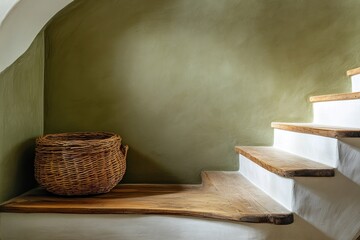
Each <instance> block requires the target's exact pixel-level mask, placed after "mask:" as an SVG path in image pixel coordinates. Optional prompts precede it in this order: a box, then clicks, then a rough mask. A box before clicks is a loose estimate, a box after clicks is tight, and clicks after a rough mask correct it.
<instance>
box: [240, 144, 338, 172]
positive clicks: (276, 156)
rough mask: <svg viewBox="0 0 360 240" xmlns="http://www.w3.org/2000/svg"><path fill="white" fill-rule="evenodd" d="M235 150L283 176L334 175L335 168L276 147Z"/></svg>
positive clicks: (245, 147) (248, 147)
mask: <svg viewBox="0 0 360 240" xmlns="http://www.w3.org/2000/svg"><path fill="white" fill-rule="evenodd" d="M235 151H236V152H237V153H239V154H241V155H243V156H244V157H246V158H248V159H249V160H251V161H253V162H255V163H256V164H258V165H259V166H261V167H263V168H265V169H266V170H268V171H270V172H272V173H275V174H277V175H279V176H282V177H332V176H334V174H335V171H334V169H333V168H331V167H329V166H327V165H325V164H321V163H318V162H314V161H311V160H309V159H306V158H303V157H300V156H297V155H294V154H291V153H288V152H285V151H282V150H280V149H277V148H274V147H253V146H237V147H235Z"/></svg>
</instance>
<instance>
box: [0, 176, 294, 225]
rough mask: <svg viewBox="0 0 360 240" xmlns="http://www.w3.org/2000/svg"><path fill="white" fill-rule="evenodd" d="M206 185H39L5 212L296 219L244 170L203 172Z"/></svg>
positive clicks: (255, 220)
mask: <svg viewBox="0 0 360 240" xmlns="http://www.w3.org/2000/svg"><path fill="white" fill-rule="evenodd" d="M202 178H203V184H202V185H159V184H124V185H118V186H117V187H115V188H114V189H113V190H112V191H111V192H109V193H107V194H102V195H96V196H90V197H77V198H74V197H72V198H70V197H59V196H55V195H52V194H50V193H48V192H46V191H45V190H43V189H41V188H37V189H34V190H32V191H30V192H28V193H26V194H24V195H22V196H19V197H17V198H14V199H12V200H10V201H8V202H6V203H4V204H2V205H1V206H0V211H1V212H14V213H80V214H171V215H182V216H193V217H206V218H214V219H222V220H230V221H238V222H253V223H273V224H290V223H292V222H293V214H292V213H291V212H289V211H288V210H286V209H285V208H284V207H282V206H281V205H279V204H278V203H276V202H275V201H274V200H272V199H271V198H270V197H269V196H267V195H266V194H265V193H263V192H262V191H261V190H259V189H258V188H257V187H255V186H254V185H253V184H252V183H250V182H249V181H248V180H246V179H245V178H244V177H242V176H241V174H240V173H238V172H203V173H202Z"/></svg>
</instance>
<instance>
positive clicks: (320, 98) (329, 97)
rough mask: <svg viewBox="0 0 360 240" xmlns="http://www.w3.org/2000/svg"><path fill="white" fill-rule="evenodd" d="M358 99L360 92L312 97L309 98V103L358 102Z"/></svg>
mask: <svg viewBox="0 0 360 240" xmlns="http://www.w3.org/2000/svg"><path fill="white" fill-rule="evenodd" d="M356 99H360V92H350V93H335V94H326V95H319V96H312V97H310V98H309V101H310V102H311V103H317V102H331V101H346V100H356Z"/></svg>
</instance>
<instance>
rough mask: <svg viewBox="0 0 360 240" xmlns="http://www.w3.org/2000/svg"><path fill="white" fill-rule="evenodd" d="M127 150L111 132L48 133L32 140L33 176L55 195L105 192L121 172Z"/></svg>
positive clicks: (118, 178) (123, 170) (119, 178)
mask: <svg viewBox="0 0 360 240" xmlns="http://www.w3.org/2000/svg"><path fill="white" fill-rule="evenodd" d="M127 150H128V146H124V145H121V137H120V136H119V135H116V134H114V133H106V132H88V133H61V134H48V135H45V136H42V137H39V138H38V139H37V140H36V156H35V178H36V180H37V181H38V183H39V184H40V185H41V186H42V187H44V188H45V189H46V190H48V191H49V192H51V193H54V194H58V195H68V196H70V195H90V194H99V193H106V192H109V191H110V190H111V189H112V188H113V187H115V186H116V184H118V183H119V181H120V180H121V179H122V178H123V176H124V174H125V169H126V155H127Z"/></svg>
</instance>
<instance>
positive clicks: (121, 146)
mask: <svg viewBox="0 0 360 240" xmlns="http://www.w3.org/2000/svg"><path fill="white" fill-rule="evenodd" d="M128 150H129V146H128V145H122V144H120V151H121V152H122V153H123V154H124V156H125V159H126V156H127V152H128Z"/></svg>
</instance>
